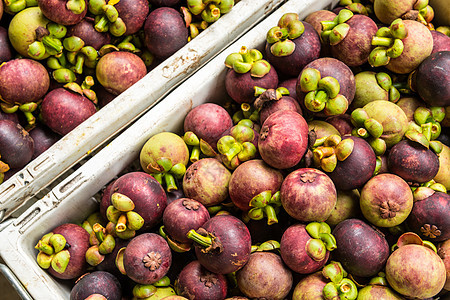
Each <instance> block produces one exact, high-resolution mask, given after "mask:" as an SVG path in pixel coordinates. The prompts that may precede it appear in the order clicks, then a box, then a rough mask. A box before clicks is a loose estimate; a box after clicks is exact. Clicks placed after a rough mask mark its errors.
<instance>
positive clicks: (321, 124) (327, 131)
mask: <svg viewBox="0 0 450 300" xmlns="http://www.w3.org/2000/svg"><path fill="white" fill-rule="evenodd" d="M308 131H309V132H311V131H314V135H315V139H316V141H317V140H321V139H322V140H325V139H326V138H327V137H329V136H330V135H340V133H339V131H338V130H337V129H336V127H334V125H332V124H330V123H329V122H326V121H324V120H318V119H315V120H312V121H308Z"/></svg>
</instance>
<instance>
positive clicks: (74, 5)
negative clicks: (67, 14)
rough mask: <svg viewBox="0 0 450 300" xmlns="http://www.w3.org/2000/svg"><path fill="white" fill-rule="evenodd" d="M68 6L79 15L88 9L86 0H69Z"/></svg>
mask: <svg viewBox="0 0 450 300" xmlns="http://www.w3.org/2000/svg"><path fill="white" fill-rule="evenodd" d="M66 8H67V9H68V10H70V11H71V12H72V13H74V14H76V15H79V14H81V13H83V12H84V10H85V9H86V2H85V1H84V0H69V1H67V3H66Z"/></svg>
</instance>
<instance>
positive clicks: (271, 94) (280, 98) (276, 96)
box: [254, 88, 302, 124]
mask: <svg viewBox="0 0 450 300" xmlns="http://www.w3.org/2000/svg"><path fill="white" fill-rule="evenodd" d="M280 90H281V91H280ZM287 92H288V91H283V90H282V89H280V88H277V89H276V90H271V89H269V90H265V91H263V92H262V94H261V95H259V97H258V98H257V99H256V100H255V102H254V106H255V108H257V109H259V122H260V124H264V121H265V120H266V119H267V118H268V117H269V116H270V115H272V114H273V113H275V112H277V111H279V110H282V111H284V110H292V111H295V112H297V113H299V114H300V115H301V114H302V109H301V107H300V105H299V104H298V102H297V99H295V98H293V97H291V96H289V95H286V94H284V93H287Z"/></svg>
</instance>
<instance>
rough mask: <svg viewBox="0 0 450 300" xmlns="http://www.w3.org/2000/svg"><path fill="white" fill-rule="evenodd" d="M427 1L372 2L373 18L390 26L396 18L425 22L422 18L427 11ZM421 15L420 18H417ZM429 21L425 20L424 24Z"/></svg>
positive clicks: (379, 0)
mask: <svg viewBox="0 0 450 300" xmlns="http://www.w3.org/2000/svg"><path fill="white" fill-rule="evenodd" d="M428 7H429V5H428V1H415V0H400V1H395V2H392V1H389V0H376V1H373V10H374V13H375V16H376V17H377V18H378V19H379V20H380V21H381V22H383V23H384V24H390V23H391V22H392V21H394V20H395V19H398V18H402V19H411V20H417V21H419V20H422V21H423V22H425V19H424V16H423V15H422V14H425V15H426V11H427V9H428ZM419 15H421V17H419ZM428 21H431V20H427V21H426V22H428Z"/></svg>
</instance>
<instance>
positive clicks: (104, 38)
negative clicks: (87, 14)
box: [67, 18, 111, 50]
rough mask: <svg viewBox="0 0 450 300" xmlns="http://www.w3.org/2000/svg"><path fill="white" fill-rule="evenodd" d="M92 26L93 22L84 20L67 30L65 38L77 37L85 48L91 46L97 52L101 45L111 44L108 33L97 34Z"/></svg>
mask: <svg viewBox="0 0 450 300" xmlns="http://www.w3.org/2000/svg"><path fill="white" fill-rule="evenodd" d="M94 25H95V24H94V22H93V20H91V19H87V18H84V19H83V20H81V21H80V22H78V23H77V24H75V25H73V26H70V27H69V28H67V37H70V36H77V37H79V38H80V39H82V40H83V41H84V43H85V45H86V46H92V47H94V48H95V50H99V49H100V48H101V47H102V46H103V45H106V44H110V43H111V35H110V34H109V32H98V31H97V30H95V28H94Z"/></svg>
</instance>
